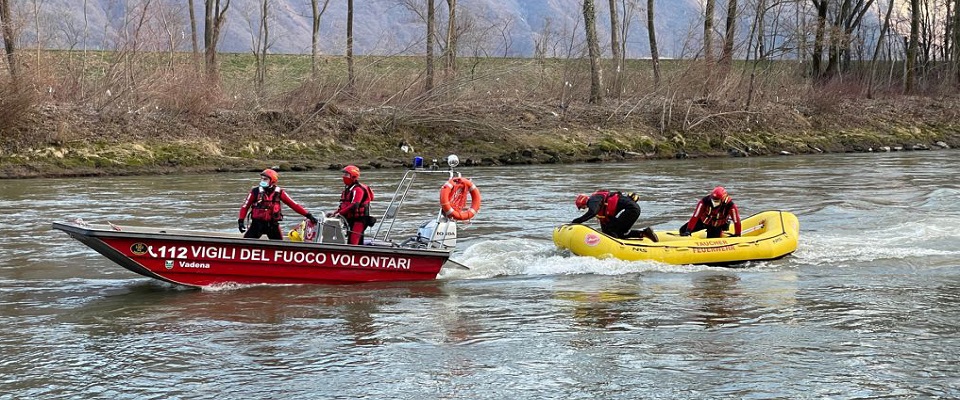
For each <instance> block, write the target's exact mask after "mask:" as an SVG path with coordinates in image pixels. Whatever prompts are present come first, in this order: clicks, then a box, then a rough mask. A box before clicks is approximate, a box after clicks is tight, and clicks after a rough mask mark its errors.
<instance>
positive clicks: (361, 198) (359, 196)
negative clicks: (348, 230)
mask: <svg viewBox="0 0 960 400" xmlns="http://www.w3.org/2000/svg"><path fill="white" fill-rule="evenodd" d="M372 200H373V191H372V190H370V187H369V186H367V185H364V184H362V183H360V182H357V183H354V184H352V185H350V186H347V187H345V188H344V189H343V193H341V194H340V207H338V208H337V212H336V213H337V214H340V215H342V216H343V217H344V218H346V219H357V218H360V217H366V216H368V215H370V201H372Z"/></svg>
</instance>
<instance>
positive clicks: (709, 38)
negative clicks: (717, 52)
mask: <svg viewBox="0 0 960 400" xmlns="http://www.w3.org/2000/svg"><path fill="white" fill-rule="evenodd" d="M715 7H716V0H706V2H705V3H704V12H703V59H704V60H706V61H707V62H710V61H713V12H714V11H713V10H714V8H715Z"/></svg>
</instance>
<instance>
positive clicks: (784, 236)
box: [553, 211, 800, 265]
mask: <svg viewBox="0 0 960 400" xmlns="http://www.w3.org/2000/svg"><path fill="white" fill-rule="evenodd" d="M732 228H733V227H732V224H731V229H732ZM741 230H742V234H741V236H740V237H733V236H727V235H730V234H732V233H733V232H732V231H728V232H727V233H725V234H724V237H722V238H715V239H706V238H705V237H706V231H698V232H694V233H693V235H691V236H680V234H679V233H678V232H677V231H657V236H658V237H659V241H658V242H652V241H650V240H649V239H615V238H612V237H610V236H607V235H605V234H603V233H601V232H600V231H597V230H595V229H593V228H591V227H589V226H586V225H580V224H564V225H561V226H558V227H557V228H556V229H554V230H553V242H554V243H555V244H556V245H557V247H558V248H560V249H568V250H570V251H571V252H572V253H573V254H576V255H578V256H590V257H596V258H601V259H602V258H610V257H613V258H619V259H621V260H626V261H638V260H651V261H659V262H663V263H667V264H708V265H729V264H737V263H742V262H746V261H760V260H775V259H778V258H781V257H784V256H786V255H788V254H790V253H793V252H794V251H795V250H796V249H797V240H798V239H799V237H800V222H799V221H798V220H797V216H796V215H793V214H792V213H789V212H786V211H764V212H761V213H758V214H755V215H752V216H750V217H749V218H746V219H744V220H743V221H741Z"/></svg>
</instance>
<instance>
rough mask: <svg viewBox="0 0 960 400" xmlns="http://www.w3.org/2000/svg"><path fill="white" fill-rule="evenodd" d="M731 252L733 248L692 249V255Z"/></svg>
mask: <svg viewBox="0 0 960 400" xmlns="http://www.w3.org/2000/svg"><path fill="white" fill-rule="evenodd" d="M731 250H733V246H721V247H710V248H706V249H701V248H698V247H694V248H693V252H694V253H717V252H721V251H731Z"/></svg>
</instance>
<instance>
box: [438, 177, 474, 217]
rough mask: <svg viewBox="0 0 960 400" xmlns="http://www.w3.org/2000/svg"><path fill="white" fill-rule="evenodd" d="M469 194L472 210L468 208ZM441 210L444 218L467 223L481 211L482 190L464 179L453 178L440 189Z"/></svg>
mask: <svg viewBox="0 0 960 400" xmlns="http://www.w3.org/2000/svg"><path fill="white" fill-rule="evenodd" d="M467 193H469V194H470V208H465V207H466V206H467ZM440 210H442V212H443V216H445V217H447V218H450V219H455V220H457V221H466V220H469V219H471V218H473V217H475V216H476V215H477V212H478V211H480V189H477V186H476V185H474V184H473V182H470V180H469V179H467V178H463V177H459V176H457V177H453V178H450V180H448V181H447V183H444V184H443V186H442V187H441V188H440Z"/></svg>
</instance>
